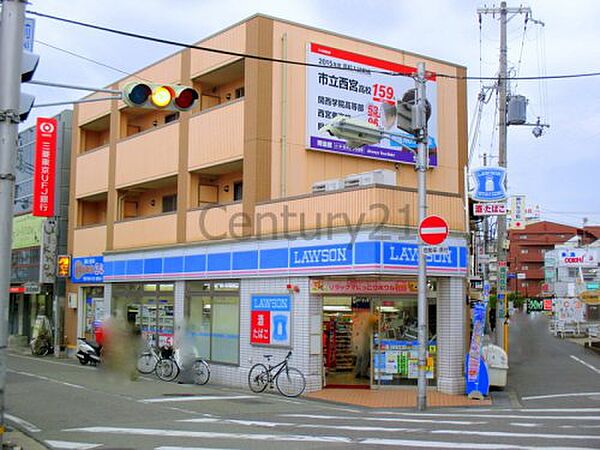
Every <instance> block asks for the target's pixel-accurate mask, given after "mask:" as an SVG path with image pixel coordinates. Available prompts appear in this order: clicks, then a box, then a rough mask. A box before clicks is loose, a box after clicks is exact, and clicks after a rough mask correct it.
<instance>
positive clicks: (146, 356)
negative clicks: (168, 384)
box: [137, 345, 210, 385]
mask: <svg viewBox="0 0 600 450" xmlns="http://www.w3.org/2000/svg"><path fill="white" fill-rule="evenodd" d="M137 369H138V371H139V372H140V373H143V374H145V375H149V374H151V373H152V372H156V375H157V376H158V378H160V379H161V380H163V381H173V380H174V379H175V378H177V377H178V376H179V373H180V372H181V368H180V367H179V364H178V363H177V359H176V358H175V351H174V350H173V348H172V347H169V346H164V347H160V348H159V347H156V346H155V345H151V346H150V348H149V349H148V351H145V352H143V353H142V354H141V355H140V357H139V358H138V362H137ZM192 379H193V380H194V383H195V384H198V385H204V384H206V383H208V380H209V379H210V367H209V365H208V363H207V362H206V361H204V360H203V359H202V358H196V359H195V360H194V362H193V364H192Z"/></svg>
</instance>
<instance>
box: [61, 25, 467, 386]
mask: <svg viewBox="0 0 600 450" xmlns="http://www.w3.org/2000/svg"><path fill="white" fill-rule="evenodd" d="M197 45H198V46H202V47H205V48H208V49H219V50H226V51H228V52H231V54H223V53H215V52H210V51H205V50H198V49H185V50H183V51H180V52H178V53H175V54H173V55H171V56H169V57H167V58H165V59H163V60H161V61H158V62H156V63H154V64H152V65H151V66H149V67H147V68H145V69H142V70H140V71H139V72H137V73H135V74H134V75H133V76H131V77H127V78H124V79H122V80H119V81H116V82H115V83H113V84H112V85H110V86H109V88H112V89H121V88H122V87H123V86H124V85H125V84H127V83H128V82H130V81H136V80H138V81H152V82H157V83H180V84H182V85H189V86H193V87H194V88H196V89H197V90H198V91H199V93H200V99H199V102H198V105H197V107H195V108H194V109H193V110H192V111H189V112H181V113H173V112H167V111H154V110H147V109H136V108H131V107H128V106H126V105H125V104H124V103H123V102H122V101H117V100H112V101H99V102H93V103H83V104H79V105H78V106H77V107H76V108H75V110H74V114H73V121H74V122H73V154H72V164H71V167H72V172H71V177H72V178H71V186H72V187H73V188H72V191H71V196H72V197H71V209H70V216H69V217H70V226H69V253H70V254H71V255H72V257H73V264H72V276H71V283H70V285H69V288H68V289H69V302H68V308H67V309H66V317H65V330H66V337H65V339H66V340H67V342H66V344H67V346H69V347H70V348H74V346H75V344H76V338H77V336H78V335H88V336H90V335H92V334H93V331H94V328H95V326H97V325H98V324H99V323H101V322H102V321H103V320H104V319H105V318H107V317H110V316H113V317H117V318H120V319H123V320H127V321H129V322H130V323H131V324H133V325H135V326H136V327H138V328H139V330H140V331H141V333H142V336H143V337H144V338H145V339H146V340H148V341H149V342H154V343H157V344H160V345H162V344H172V345H175V346H176V347H178V346H182V345H185V344H189V345H191V346H192V347H193V348H194V350H195V351H196V353H197V354H199V355H201V356H203V357H205V358H207V359H208V360H209V361H210V363H211V370H212V373H213V375H212V377H213V378H212V379H214V380H215V381H216V382H220V383H224V384H229V385H232V386H244V385H246V382H247V381H246V380H247V374H248V370H249V368H250V367H251V365H252V364H254V363H256V362H259V361H262V358H263V354H265V353H269V354H273V355H274V360H275V361H278V360H279V359H280V358H283V356H285V354H286V353H287V351H288V350H289V349H291V350H292V351H293V356H292V359H291V363H292V365H294V366H296V367H298V368H300V369H301V370H302V371H303V372H304V374H305V376H306V379H307V386H308V389H309V390H318V389H321V388H323V387H325V386H327V387H331V386H340V385H344V386H345V385H356V386H358V387H371V388H378V387H380V386H388V385H389V386H400V385H407V384H408V385H410V384H416V370H417V367H416V361H415V358H416V342H415V341H416V317H417V316H416V299H417V295H416V273H417V256H416V249H417V237H416V225H417V192H416V173H415V170H414V157H413V155H412V153H411V152H410V151H408V150H403V149H402V147H401V146H399V145H398V142H397V141H395V142H392V141H389V142H382V143H380V144H379V145H375V146H370V147H365V148H361V149H350V148H348V147H347V146H346V145H344V143H343V142H341V141H339V140H336V139H333V138H332V137H331V136H326V135H324V134H322V133H320V132H319V131H318V130H319V128H320V127H321V126H322V125H324V124H326V123H327V122H328V121H329V120H331V119H332V118H333V117H335V116H337V115H340V114H343V115H346V116H351V117H358V118H364V119H365V120H368V121H369V122H371V123H373V124H376V125H381V124H382V117H381V116H382V111H381V104H382V102H385V101H388V102H389V101H394V99H396V98H398V97H401V96H402V94H403V92H404V91H405V90H406V89H410V88H411V87H414V81H413V80H412V79H411V78H410V77H407V76H398V75H390V73H391V72H394V73H401V74H410V73H412V72H413V71H414V68H415V67H416V64H417V63H418V62H420V61H424V62H425V64H426V68H427V70H428V71H430V72H431V73H432V74H431V76H430V82H429V83H427V92H428V98H429V100H430V101H431V103H432V107H433V114H432V117H431V120H430V122H429V126H430V135H431V136H432V139H431V140H430V163H431V169H430V170H429V171H428V189H429V191H428V197H427V201H428V205H429V209H428V212H429V213H430V214H438V215H440V216H443V217H444V218H445V219H446V220H447V221H448V223H449V226H450V237H449V238H448V241H447V245H448V247H449V253H448V254H444V255H432V256H430V257H429V259H428V275H429V291H428V296H429V326H430V337H431V341H430V353H429V358H428V370H429V374H428V376H429V378H430V382H431V384H433V385H436V386H437V387H438V389H439V390H441V391H443V392H448V393H458V392H463V391H464V375H463V372H464V371H463V365H464V355H465V333H466V306H465V277H466V272H467V258H468V255H467V245H466V228H465V227H466V224H465V209H464V196H465V184H464V175H463V173H464V166H465V164H466V154H467V118H466V113H467V106H466V82H465V80H464V79H462V78H460V77H463V76H465V75H466V70H465V68H464V67H462V66H458V65H456V64H451V63H448V62H442V61H439V60H437V59H434V58H432V57H426V56H421V55H416V54H413V53H409V52H406V51H401V50H397V49H393V48H389V47H384V46H381V45H377V44H374V43H370V42H366V41H362V40H358V39H354V38H351V37H347V36H341V35H337V34H334V33H330V32H327V31H324V30H318V29H315V28H311V27H307V26H304V25H299V24H295V23H291V22H287V21H282V20H278V19H274V18H271V17H267V16H263V15H256V16H253V17H251V18H249V19H247V20H245V21H243V22H240V23H237V24H235V25H233V26H231V27H229V28H227V29H224V30H222V31H220V32H219V33H217V34H215V35H213V36H210V37H208V38H206V39H204V40H202V41H200V42H199V43H198V44H197ZM244 55H256V56H260V57H265V58H266V59H256V58H252V57H244ZM281 61H289V62H290V63H283V62H281ZM291 62H295V63H291ZM298 63H301V64H298ZM95 95H96V94H95ZM103 95H106V94H97V95H96V96H97V97H101V96H103ZM93 97H94V96H91V98H93ZM406 142H408V141H406ZM409 145H410V144H409ZM190 343H191V344H190Z"/></svg>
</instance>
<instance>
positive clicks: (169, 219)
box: [113, 213, 177, 250]
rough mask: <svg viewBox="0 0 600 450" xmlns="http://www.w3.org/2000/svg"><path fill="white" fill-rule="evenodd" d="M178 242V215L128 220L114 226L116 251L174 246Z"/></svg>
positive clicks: (171, 214) (170, 214)
mask: <svg viewBox="0 0 600 450" xmlns="http://www.w3.org/2000/svg"><path fill="white" fill-rule="evenodd" d="M176 240H177V214H176V213H169V214H161V215H159V216H150V217H139V218H135V219H127V220H123V221H120V222H116V223H115V225H114V241H113V247H114V249H115V250H117V249H124V248H137V247H152V246H155V245H166V244H174V243H175V242H176Z"/></svg>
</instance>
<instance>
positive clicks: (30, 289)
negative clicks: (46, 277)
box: [23, 282, 41, 294]
mask: <svg viewBox="0 0 600 450" xmlns="http://www.w3.org/2000/svg"><path fill="white" fill-rule="evenodd" d="M23 287H25V294H39V293H40V292H41V289H40V284H39V283H33V282H27V283H25V284H24V285H23Z"/></svg>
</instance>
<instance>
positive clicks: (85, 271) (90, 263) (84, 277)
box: [71, 256, 104, 283]
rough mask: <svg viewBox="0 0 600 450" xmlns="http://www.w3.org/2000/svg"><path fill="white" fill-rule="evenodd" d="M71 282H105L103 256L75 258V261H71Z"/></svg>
mask: <svg viewBox="0 0 600 450" xmlns="http://www.w3.org/2000/svg"><path fill="white" fill-rule="evenodd" d="M71 282H72V283H102V282H104V258H103V257H102V256H89V257H85V258H73V260H72V261H71Z"/></svg>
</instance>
